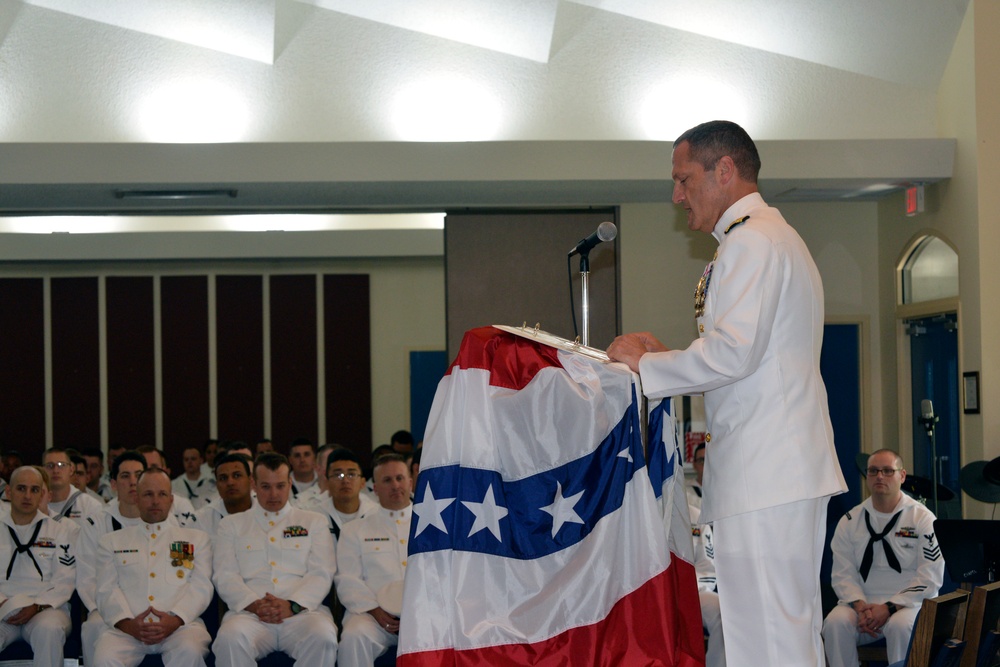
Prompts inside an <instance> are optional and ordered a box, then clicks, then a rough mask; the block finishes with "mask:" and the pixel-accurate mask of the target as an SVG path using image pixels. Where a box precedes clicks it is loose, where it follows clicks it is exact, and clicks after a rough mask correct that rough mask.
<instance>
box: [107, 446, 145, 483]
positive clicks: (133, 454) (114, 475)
mask: <svg viewBox="0 0 1000 667" xmlns="http://www.w3.org/2000/svg"><path fill="white" fill-rule="evenodd" d="M125 461H135V462H136V463H141V464H142V470H143V472H145V471H146V457H145V456H143V455H142V454H141V453H139V452H137V451H136V450H134V449H129V450H126V451H124V452H122V453H121V454H119V455H118V456H116V457H115V460H114V461H112V462H111V470H110V472H109V474H110V475H111V479H118V470H119V469H120V468H121V467H122V463H124V462H125Z"/></svg>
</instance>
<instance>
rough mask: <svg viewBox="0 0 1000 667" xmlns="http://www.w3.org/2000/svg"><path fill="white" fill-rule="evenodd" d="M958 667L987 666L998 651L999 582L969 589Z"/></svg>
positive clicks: (999, 625) (999, 620)
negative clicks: (969, 594)
mask: <svg viewBox="0 0 1000 667" xmlns="http://www.w3.org/2000/svg"><path fill="white" fill-rule="evenodd" d="M965 642H966V647H965V653H964V655H963V656H962V667H989V666H990V665H991V664H993V661H994V660H995V659H996V658H997V654H998V653H1000V582H993V583H992V584H986V585H985V586H978V587H977V588H976V589H975V590H973V591H972V601H971V602H970V603H969V614H968V617H967V619H966V622H965Z"/></svg>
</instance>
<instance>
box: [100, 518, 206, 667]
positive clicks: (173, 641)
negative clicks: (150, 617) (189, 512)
mask: <svg viewBox="0 0 1000 667" xmlns="http://www.w3.org/2000/svg"><path fill="white" fill-rule="evenodd" d="M97 570H98V582H99V583H98V588H97V608H98V611H99V612H100V614H101V617H102V618H103V619H104V623H105V624H106V626H107V627H106V628H105V631H104V633H102V635H101V637H100V639H99V640H98V642H97V647H96V651H95V662H96V664H98V665H101V664H106V663H107V662H108V661H113V662H114V663H115V664H117V661H118V660H122V659H123V658H124V660H122V661H123V662H125V663H126V664H128V663H129V662H132V663H134V664H138V663H139V662H140V661H141V660H142V657H143V656H144V655H145V654H147V653H163V654H165V655H164V660H165V664H185V665H203V664H204V656H205V655H207V654H208V645H209V642H210V641H211V638H210V637H209V635H208V631H207V630H206V629H205V626H204V623H202V621H201V619H200V618H199V616H200V615H201V614H202V612H204V611H205V609H206V608H207V607H208V605H209V603H211V601H212V594H213V592H214V590H213V588H212V549H211V544H210V543H209V538H208V535H206V534H205V533H204V532H202V531H200V530H194V529H191V528H181V527H180V526H178V525H176V523H174V522H173V521H172V520H171V521H167V522H164V523H158V524H147V523H140V524H138V525H135V526H131V527H129V528H123V529H121V530H118V531H114V532H110V533H106V534H105V535H103V536H102V537H101V538H100V541H99V544H98V557H97ZM149 607H154V608H156V609H157V610H159V611H163V612H167V613H171V614H174V615H176V616H178V617H179V618H180V619H181V620H182V621H184V625H182V626H181V627H180V628H178V629H177V630H176V631H175V632H174V633H173V634H172V635H171V636H170V637H168V638H167V639H166V640H165V641H163V642H162V643H161V644H160V645H156V646H148V645H145V644H143V643H142V642H140V641H138V640H137V639H135V638H134V637H132V636H131V635H128V634H126V633H124V632H121V631H119V630H116V629H114V625H115V624H116V623H118V622H119V621H122V620H126V619H130V618H135V617H136V616H138V615H139V614H141V613H142V612H143V611H145V610H146V609H147V608H149ZM171 654H173V655H171ZM168 655H170V656H171V658H174V659H173V660H171V659H169V658H167V656H168ZM178 656H184V659H182V660H180V661H178V660H176V658H177V657H178Z"/></svg>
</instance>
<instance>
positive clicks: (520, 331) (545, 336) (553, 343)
mask: <svg viewBox="0 0 1000 667" xmlns="http://www.w3.org/2000/svg"><path fill="white" fill-rule="evenodd" d="M493 327H494V328H496V329H500V330H501V331H506V332H507V333H511V334H514V335H515V336H520V337H521V338H527V339H529V340H533V341H536V342H539V343H541V344H543V345H548V346H549V347H554V348H557V349H560V350H565V351H566V352H574V353H576V354H582V355H583V356H585V357H590V358H591V359H596V360H597V361H601V362H604V363H610V362H611V359H609V358H608V354H607V353H606V352H605V351H604V350H599V349H597V348H596V347H588V346H586V345H583V344H582V343H577V342H576V341H572V340H568V339H566V338H562V337H560V336H557V335H555V334H551V333H549V332H547V331H542V330H541V329H539V328H538V326H534V327H529V326H526V325H522V326H519V327H512V326H508V325H506V324H494V325H493Z"/></svg>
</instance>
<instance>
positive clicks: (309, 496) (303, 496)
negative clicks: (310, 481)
mask: <svg viewBox="0 0 1000 667" xmlns="http://www.w3.org/2000/svg"><path fill="white" fill-rule="evenodd" d="M337 449H343V448H342V447H341V446H340V445H330V444H326V445H323V446H322V447H320V448H319V449H317V450H316V475H317V477H318V482H317V483H316V484H314V485H312V486H310V487H309V488H308V489H306V490H305V491H303V492H302V493H300V494H299V495H297V496H296V497H295V501H294V503H293V504H294V505H295V506H296V507H301V508H302V509H304V510H312V511H313V512H318V511H319V506H320V505H322V504H323V503H324V501H325V500H326V499H327V498H329V497H330V496H329V494H327V484H326V481H327V480H326V468H327V465H326V463H327V461H328V460H329V458H330V453H331V452H333V451H334V450H337Z"/></svg>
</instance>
